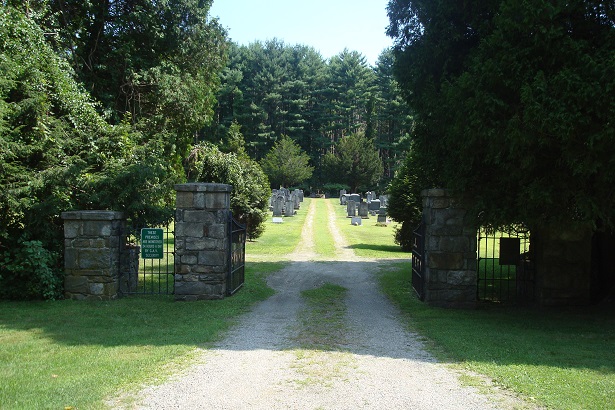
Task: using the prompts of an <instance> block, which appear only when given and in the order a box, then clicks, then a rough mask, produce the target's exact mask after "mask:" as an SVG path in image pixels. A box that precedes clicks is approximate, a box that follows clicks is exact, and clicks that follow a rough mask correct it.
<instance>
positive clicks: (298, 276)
mask: <svg viewBox="0 0 615 410" xmlns="http://www.w3.org/2000/svg"><path fill="white" fill-rule="evenodd" d="M314 201H316V200H312V202H311V204H312V206H310V208H309V209H308V215H307V217H306V222H305V224H304V228H303V235H302V238H303V241H302V243H300V244H299V246H298V247H297V249H296V250H295V252H294V253H293V255H292V258H291V260H292V261H293V262H291V263H290V264H289V265H288V266H287V267H286V268H285V269H283V270H281V271H279V272H277V273H275V274H272V275H271V276H270V277H269V279H268V282H269V285H270V286H271V287H273V288H274V289H275V290H276V291H277V293H276V294H275V295H274V296H273V297H271V298H269V299H268V300H266V301H264V302H262V303H260V304H259V305H257V306H256V307H255V309H254V310H253V311H252V312H251V313H249V314H247V315H246V316H244V317H243V318H242V319H241V321H240V323H239V324H238V325H237V326H236V327H235V328H234V329H233V330H232V331H231V332H230V333H229V334H228V335H227V337H226V338H225V339H224V340H223V341H222V342H220V343H219V344H218V345H217V346H216V348H215V349H213V350H207V351H205V350H204V351H203V352H202V353H201V354H202V360H201V361H200V362H201V364H199V365H196V366H194V367H192V368H190V369H188V370H187V371H186V372H184V373H182V374H181V375H177V376H176V377H175V378H173V380H171V381H169V382H168V383H166V384H164V385H162V386H155V387H150V388H147V389H145V390H143V391H142V392H141V394H140V397H141V399H142V400H141V401H140V402H139V403H138V404H137V405H136V406H135V407H134V408H139V409H460V410H461V409H463V410H468V409H510V408H520V407H522V406H521V403H520V402H518V401H517V400H515V399H514V398H512V397H510V396H509V395H504V394H503V393H502V392H498V391H497V389H496V390H492V391H491V393H490V394H489V396H485V395H481V394H479V393H478V392H477V391H476V390H475V389H474V388H471V387H464V386H462V385H461V384H460V382H459V380H458V377H459V374H458V373H457V372H455V371H453V370H451V369H450V368H449V367H447V366H446V365H443V364H440V363H437V362H436V360H435V359H434V358H433V357H432V356H431V355H430V354H429V353H427V352H426V351H425V349H424V347H423V344H422V342H421V337H420V336H419V335H417V334H414V333H412V332H409V331H407V330H406V329H405V327H404V326H403V324H402V323H401V322H400V320H399V319H398V312H397V311H396V309H395V308H394V307H393V306H392V305H391V304H390V302H389V301H388V300H387V299H386V298H385V296H384V295H383V294H382V293H381V292H380V291H379V289H378V285H377V282H376V278H375V275H374V273H375V272H376V271H377V269H378V268H379V266H380V264H382V263H384V262H381V261H373V260H365V259H360V258H358V257H356V256H355V255H354V253H353V251H352V250H351V249H348V248H347V247H346V244H345V243H344V241H343V239H342V237H341V236H340V235H338V234H336V232H337V230H336V229H331V232H332V234H333V236H334V238H335V243H336V249H337V254H336V257H335V258H334V260H329V261H322V260H319V261H314V259H316V256H317V255H316V253H315V249H314V241H313V238H314V234H315V230H316V229H315V227H314V224H313V221H314V212H315V211H314V210H315V207H314V206H313V204H314V203H315V202H314ZM327 203H328V212H329V215H330V217H329V224H330V227H331V228H333V225H332V224H333V217H334V212H333V209H332V205H331V203H330V201H327ZM318 232H321V233H322V232H323V227H319V228H318ZM324 283H332V284H336V285H340V286H343V287H345V288H346V289H347V297H346V309H347V315H346V321H347V323H346V326H345V329H346V330H345V334H344V335H340V338H343V340H344V345H343V349H341V350H335V351H315V350H306V349H300V348H299V347H298V346H297V344H296V337H295V336H296V332H297V317H298V314H299V313H300V312H301V311H302V309H304V308H305V305H304V301H303V299H302V296H301V294H300V293H301V291H302V290H304V289H313V288H317V287H319V286H321V285H323V284H324Z"/></svg>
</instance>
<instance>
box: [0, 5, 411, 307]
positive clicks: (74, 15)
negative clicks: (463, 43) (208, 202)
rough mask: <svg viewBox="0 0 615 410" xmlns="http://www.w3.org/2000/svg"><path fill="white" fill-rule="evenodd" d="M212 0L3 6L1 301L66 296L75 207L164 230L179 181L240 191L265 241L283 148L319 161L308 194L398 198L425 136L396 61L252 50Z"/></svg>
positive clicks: (237, 196) (246, 216) (237, 195)
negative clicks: (67, 230) (415, 140)
mask: <svg viewBox="0 0 615 410" xmlns="http://www.w3.org/2000/svg"><path fill="white" fill-rule="evenodd" d="M211 3H212V2H211V1H195V0H169V1H165V2H149V1H139V0H119V1H113V2H81V1H68V0H30V1H26V2H23V1H15V0H4V1H2V2H0V5H1V7H2V10H1V14H0V72H2V76H1V77H0V148H1V149H0V183H1V185H2V187H3V189H2V190H1V191H0V297H2V298H47V299H54V298H59V297H61V295H62V288H63V280H62V277H63V274H62V271H63V269H62V267H63V260H62V258H63V256H62V253H63V249H62V246H63V240H62V237H63V236H62V235H63V229H62V220H61V217H60V215H61V213H62V212H64V211H68V210H75V209H112V210H119V211H123V212H124V213H125V215H126V216H127V217H128V218H129V220H130V221H131V223H133V224H134V225H135V226H146V225H149V226H155V225H158V224H162V223H165V222H167V221H168V220H170V218H171V217H172V211H173V208H172V205H173V201H174V195H173V185H174V184H175V183H180V182H185V181H188V180H189V181H204V182H205V181H206V182H226V183H231V184H232V185H234V187H235V191H234V193H233V198H232V207H233V211H234V213H235V214H236V215H238V216H239V217H240V218H241V219H242V220H243V222H246V223H247V224H248V229H249V231H250V233H251V235H252V236H253V237H256V236H258V235H259V234H260V232H262V228H259V226H260V225H261V223H262V221H263V220H264V218H265V215H266V205H267V204H266V201H267V199H268V196H269V194H270V185H269V182H270V181H269V179H268V177H267V175H266V174H265V173H264V172H263V170H262V168H261V166H260V164H259V161H263V160H264V159H265V157H266V156H267V154H268V153H269V152H271V150H272V149H273V148H279V147H280V145H282V144H281V143H282V141H290V142H291V143H292V144H291V145H292V146H293V147H294V148H295V151H294V152H297V150H296V148H297V147H298V148H299V154H298V155H300V156H301V157H302V158H304V157H307V158H308V159H309V161H308V163H309V165H308V168H309V169H310V170H311V169H313V170H314V172H313V173H312V175H311V177H306V176H303V179H302V180H296V181H292V183H293V185H295V186H300V187H302V188H304V189H306V191H308V192H309V191H325V190H337V189H338V188H341V187H347V188H352V189H353V190H378V191H379V192H382V191H383V190H384V189H386V186H387V184H388V181H389V180H390V179H391V178H392V176H393V173H394V169H395V167H396V166H397V164H398V163H399V162H401V161H402V160H403V158H404V156H405V152H406V150H407V149H408V147H409V132H410V128H411V127H412V116H411V115H410V112H409V110H408V108H407V106H406V105H405V103H404V102H403V101H402V99H401V97H400V95H399V90H398V87H397V83H396V82H395V80H394V79H393V55H392V52H391V51H390V50H383V53H382V55H381V57H380V59H379V60H378V62H377V64H376V66H375V67H370V66H369V65H368V64H367V63H366V60H365V58H364V57H363V56H362V55H361V54H360V53H359V52H356V51H349V50H343V51H341V52H340V54H339V55H337V56H335V57H333V58H331V59H329V60H325V59H323V58H322V57H321V56H320V54H319V53H318V52H317V51H316V50H315V49H313V48H312V47H309V46H306V45H287V44H284V43H283V42H282V41H279V40H276V39H272V40H268V41H265V42H256V43H253V44H250V45H248V46H238V45H235V44H233V43H232V42H230V41H229V40H228V38H227V36H226V33H225V31H224V29H223V28H222V27H221V25H220V24H219V22H218V21H217V20H215V19H211V18H210V17H209V15H208V13H209V8H210V6H211ZM357 161H360V162H361V164H360V166H357ZM300 163H302V162H300ZM302 164H303V165H305V163H302ZM358 168H362V169H364V170H368V172H365V173H363V174H362V176H361V177H360V178H358V179H357V177H356V175H358V174H357V173H356V172H355V173H353V172H350V171H351V170H353V169H354V170H356V169H358ZM306 178H309V179H306ZM271 182H272V181H271ZM286 183H288V184H290V183H291V181H286Z"/></svg>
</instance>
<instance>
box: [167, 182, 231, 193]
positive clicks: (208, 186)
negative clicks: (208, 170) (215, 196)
mask: <svg viewBox="0 0 615 410" xmlns="http://www.w3.org/2000/svg"><path fill="white" fill-rule="evenodd" d="M175 190H176V191H180V192H231V191H232V190H233V186H232V185H228V184H214V183H202V182H191V183H187V184H177V185H175Z"/></svg>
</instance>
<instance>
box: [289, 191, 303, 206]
mask: <svg viewBox="0 0 615 410" xmlns="http://www.w3.org/2000/svg"><path fill="white" fill-rule="evenodd" d="M290 200H291V201H292V202H293V208H294V209H299V208H301V200H300V199H299V193H298V192H297V191H295V192H293V193H292V194H291V196H290Z"/></svg>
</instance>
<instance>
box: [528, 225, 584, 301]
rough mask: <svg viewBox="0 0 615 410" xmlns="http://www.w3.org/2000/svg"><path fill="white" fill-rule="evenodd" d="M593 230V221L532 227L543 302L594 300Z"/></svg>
mask: <svg viewBox="0 0 615 410" xmlns="http://www.w3.org/2000/svg"><path fill="white" fill-rule="evenodd" d="M592 234H593V229H592V227H591V225H590V224H588V223H582V222H568V223H567V224H566V225H563V224H559V225H555V224H552V225H550V226H543V227H538V228H535V229H533V230H532V252H533V255H534V259H535V261H536V279H537V284H536V285H537V290H538V301H539V303H540V304H541V305H543V306H571V305H587V304H589V303H590V302H591V276H592V271H591V263H592V260H591V256H592Z"/></svg>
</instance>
